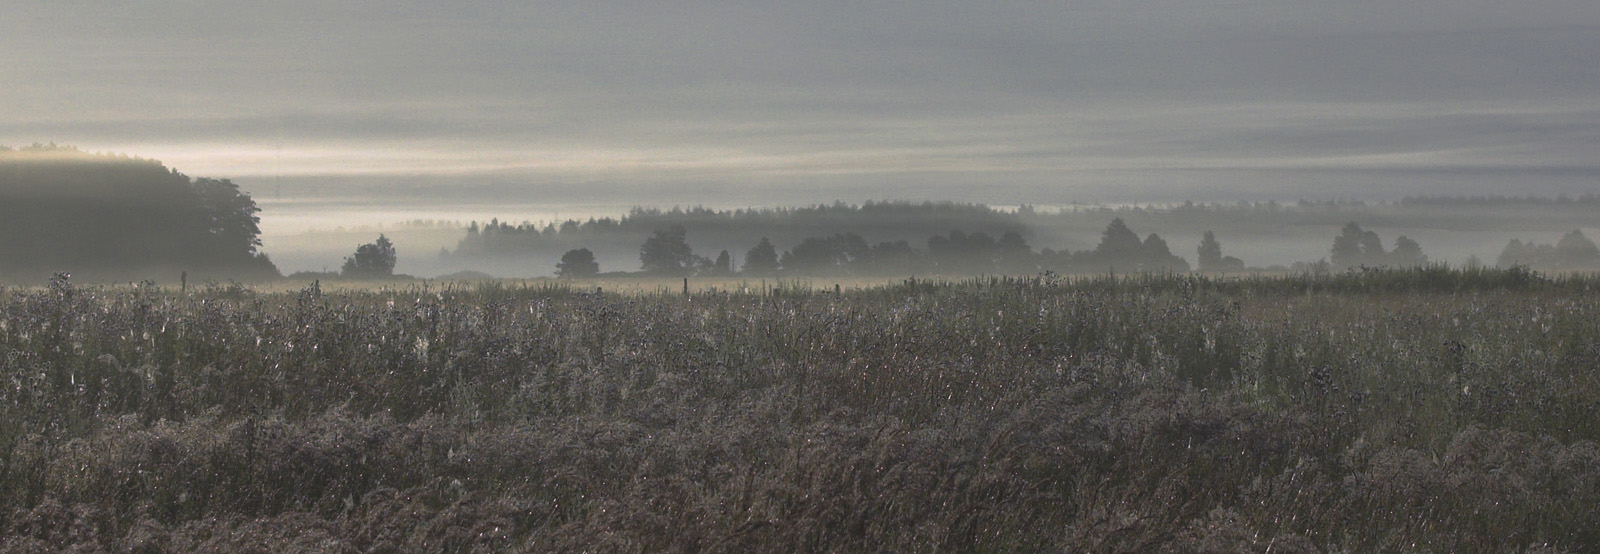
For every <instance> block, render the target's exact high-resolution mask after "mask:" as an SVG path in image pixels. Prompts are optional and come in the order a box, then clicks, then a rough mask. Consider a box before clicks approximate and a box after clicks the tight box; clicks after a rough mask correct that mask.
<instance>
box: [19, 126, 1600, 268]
mask: <svg viewBox="0 0 1600 554" xmlns="http://www.w3.org/2000/svg"><path fill="white" fill-rule="evenodd" d="M1597 207H1600V195H1597V194H1585V195H1582V196H1576V197H1572V196H1557V197H1553V198H1552V197H1533V196H1419V197H1409V198H1405V199H1402V200H1399V201H1394V202H1381V203H1367V202H1361V201H1352V200H1300V201H1296V202H1286V203H1280V202H1237V203H1193V202H1185V203H1181V204H1163V205H1143V206H1141V205H1128V206H1098V205H1097V206H1061V207H1051V208H1044V209H1036V208H1035V207H1034V206H1030V205H1022V206H1018V207H1015V208H1006V209H999V208H995V207H990V206H986V205H982V204H964V203H953V202H906V201H878V202H866V203H863V204H847V203H843V202H835V203H832V204H819V205H814V206H806V207H786V208H785V207H779V208H747V209H731V210H728V209H711V208H705V207H693V208H680V207H674V208H671V209H659V208H649V207H635V208H633V209H632V210H631V211H629V212H628V213H627V214H625V215H623V216H621V217H617V218H611V217H605V218H590V219H587V220H567V221H560V222H539V223H532V222H521V223H511V222H508V221H501V220H498V219H492V220H490V221H488V222H472V223H471V224H470V225H468V226H465V227H462V228H459V230H458V229H456V228H454V227H453V224H450V225H443V224H438V223H437V222H427V221H422V222H412V223H411V224H408V225H412V226H415V227H418V228H427V229H435V230H437V236H436V238H435V239H433V240H434V242H432V243H431V244H430V245H429V246H428V247H426V249H423V250H422V251H421V252H418V251H417V250H414V249H412V248H411V247H410V246H408V245H407V244H404V243H402V241H401V240H392V239H390V238H388V237H385V236H381V235H380V236H376V237H373V238H375V239H377V240H375V241H373V242H371V243H367V244H361V245H359V246H358V247H356V249H355V252H354V253H350V252H349V251H345V253H341V254H338V256H341V257H343V261H344V264H343V266H342V269H341V270H340V271H337V272H333V271H327V270H326V269H324V271H322V272H310V271H302V272H299V273H297V274H295V275H294V276H292V277H299V278H303V279H340V278H349V279H369V280H373V279H393V278H402V279H403V278H407V277H406V276H404V275H397V274H395V273H394V271H395V268H396V267H397V263H399V262H400V260H418V259H424V260H427V261H426V262H425V263H422V264H418V265H420V266H425V267H426V269H423V270H422V271H419V272H417V273H418V274H421V275H440V274H444V275H453V276H457V277H461V278H472V277H480V278H481V277H487V276H500V277H530V276H540V275H549V274H551V273H552V272H555V273H556V274H557V275H559V276H562V277H586V276H591V275H607V274H610V275H621V274H644V275H658V276H666V275H671V276H689V275H699V276H750V277H806V276H861V277H886V276H889V277H892V276H906V275H918V276H923V275H928V276H940V275H948V276H965V275H979V274H999V273H1004V274H1013V275H1016V274H1035V273H1042V272H1056V273H1063V274H1085V273H1107V272H1111V273H1130V272H1141V271H1148V272H1187V271H1202V272H1209V273H1238V272H1247V271H1268V272H1321V271H1342V270H1347V269H1359V268H1363V267H1410V266H1419V265H1425V264H1428V263H1436V262H1443V261H1446V259H1445V258H1453V259H1455V260H1458V261H1459V260H1461V259H1462V258H1463V257H1464V256H1463V255H1462V254H1461V250H1462V249H1461V248H1460V246H1459V244H1458V245H1456V246H1455V250H1449V249H1448V248H1446V249H1445V250H1446V254H1445V255H1443V257H1441V258H1439V259H1434V258H1430V257H1429V256H1428V255H1427V254H1425V253H1424V248H1425V247H1428V245H1427V244H1424V243H1425V242H1427V240H1438V239H1439V237H1440V236H1441V231H1443V232H1444V234H1454V233H1456V232H1458V231H1459V232H1460V233H1461V234H1470V233H1477V234H1478V235H1480V238H1479V239H1474V240H1479V241H1480V242H1478V243H1477V245H1476V246H1473V250H1472V251H1473V252H1474V253H1473V255H1472V256H1471V257H1468V258H1467V261H1466V264H1467V265H1498V266H1501V267H1510V266H1526V267H1530V268H1533V269H1539V270H1546V271H1586V270H1595V269H1600V248H1597V247H1596V246H1595V244H1594V242H1592V241H1591V240H1590V239H1589V237H1586V236H1584V234H1583V229H1585V228H1590V229H1592V228H1593V227H1595V226H1596V223H1597V221H1600V220H1597V216H1596V215H1595V214H1596V213H1600V212H1597V211H1596V209H1595V208H1597ZM260 211H261V210H260V208H258V207H257V205H256V203H255V201H254V200H252V199H251V197H250V195H249V194H247V193H245V192H243V191H241V190H240V188H239V186H238V185H236V184H234V183H233V182H232V181H229V180H227V179H209V178H195V179H191V178H190V177H188V176H186V175H184V174H182V173H179V172H178V171H176V170H174V169H170V168H167V167H165V166H163V165H162V164H161V163H160V162H158V161H155V160H147V159H141V158H136V157H128V156H126V155H110V154H92V153H87V152H83V151H80V150H78V149H76V148H73V147H66V146H56V145H53V144H51V145H38V144H36V145H33V146H29V147H23V148H18V149H11V148H4V147H0V280H3V281H9V282H22V283H40V282H42V281H44V280H45V279H48V278H49V277H50V276H51V275H53V274H55V273H71V274H73V275H74V276H75V277H78V278H88V279H90V280H97V281H143V280H154V281H159V282H162V283H172V282H175V281H178V280H179V279H180V278H182V277H187V278H189V279H190V280H191V282H203V281H222V280H240V281H259V280H266V279H274V278H278V277H280V273H279V272H278V270H277V268H276V267H275V266H274V264H273V262H272V261H271V260H270V259H268V257H267V255H266V254H265V253H264V252H262V251H261V250H260V247H261V244H262V242H261V238H260V237H261V230H260V227H259V221H260V219H259V217H258V213H259V212H260ZM408 228H409V227H408ZM396 229H399V228H398V227H397V228H396ZM1408 229H1412V230H1420V232H1423V233H1431V235H1430V236H1431V237H1432V238H1431V239H1425V240H1423V241H1418V240H1413V239H1412V238H1409V237H1407V236H1404V235H1398V236H1393V237H1380V236H1379V233H1378V231H1384V232H1386V233H1387V232H1393V231H1392V230H1408ZM1554 229H1561V230H1560V231H1559V232H1552V231H1553V230H1554ZM374 230H381V229H374ZM1485 230H1491V231H1493V232H1494V233H1499V232H1502V231H1503V232H1505V233H1506V234H1505V238H1502V239H1496V240H1499V241H1505V240H1508V239H1509V242H1499V243H1497V244H1495V243H1491V244H1493V247H1496V248H1498V245H1499V244H1504V245H1505V246H1504V249H1503V250H1502V251H1500V253H1499V255H1498V256H1495V255H1494V254H1493V253H1492V252H1491V251H1490V250H1488V249H1487V248H1486V246H1488V245H1484V244H1483V243H1482V242H1481V241H1482V238H1481V235H1482V234H1483V232H1484V231H1485ZM1153 231H1159V233H1158V232H1153ZM452 233H459V234H455V235H453V234H452ZM1563 233H1564V234H1563ZM1162 235H1167V236H1166V237H1164V236H1162ZM1418 236H1421V235H1418ZM1557 236H1559V237H1560V238H1559V240H1555V241H1554V242H1551V243H1545V242H1539V241H1543V240H1551V239H1554V238H1555V237H1557ZM457 237H459V238H457ZM1529 238H1532V239H1535V240H1528V239H1529ZM362 240H367V239H362ZM1169 240H1170V241H1172V242H1169ZM1274 241H1276V242H1274ZM452 243H453V245H454V248H449V247H445V248H440V246H441V245H450V244H452ZM1283 244H1289V245H1291V247H1292V251H1288V252H1285V249H1283V248H1281V245H1283ZM1274 246H1278V247H1280V248H1279V251H1278V252H1276V253H1275V254H1269V253H1264V250H1266V249H1270V248H1272V247H1274ZM435 249H437V254H432V253H431V252H432V251H433V250H435ZM280 253H281V252H280ZM1480 255H1481V256H1482V257H1483V258H1486V259H1487V260H1480V258H1479V256H1480ZM303 257H304V256H302V258H303ZM1263 258H1265V259H1266V261H1265V262H1264V261H1263V260H1262V259H1263ZM338 259H339V258H336V257H334V255H332V254H331V253H330V254H329V255H328V260H327V262H331V263H338ZM299 265H301V267H304V266H305V262H304V261H302V262H300V264H299ZM326 267H327V266H326V265H324V268H326ZM419 269H421V268H420V267H419ZM180 276H182V277H180Z"/></svg>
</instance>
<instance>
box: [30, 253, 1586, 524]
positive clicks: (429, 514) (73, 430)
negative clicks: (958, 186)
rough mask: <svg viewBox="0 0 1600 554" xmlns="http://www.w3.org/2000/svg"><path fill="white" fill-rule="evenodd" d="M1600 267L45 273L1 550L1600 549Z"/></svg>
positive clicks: (34, 316) (36, 302) (33, 320)
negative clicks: (729, 274) (1069, 273)
mask: <svg viewBox="0 0 1600 554" xmlns="http://www.w3.org/2000/svg"><path fill="white" fill-rule="evenodd" d="M1597 285H1600V283H1597V282H1596V281H1595V280H1594V279H1592V278H1576V277H1565V278H1560V279H1556V278H1547V277H1544V276H1540V275H1538V274H1532V273H1528V272H1526V271H1525V270H1522V269H1512V270H1488V269H1478V270H1472V271H1458V270H1448V269H1445V268H1442V267H1437V266H1435V267H1429V268H1419V269H1414V270H1405V271H1353V272H1346V273H1339V274H1333V275H1302V276H1295V277H1291V278H1281V279H1269V278H1245V279H1234V280H1210V279H1204V278H1194V277H1187V276H1170V275H1166V276H1162V275H1143V276H1138V277H1132V278H1119V279H1109V278H1096V279H1084V280H1075V281H1069V280H1060V279H1056V278H1052V277H1039V278H1030V279H985V280H974V281H968V282H963V283H929V282H926V281H907V282H904V283H900V284H895V285H889V286H884V287H877V288H871V289H864V290H859V291H851V292H847V293H845V294H842V295H835V294H833V293H832V291H831V290H830V291H828V292H827V293H821V292H814V291H811V290H809V289H807V288H805V287H803V286H799V285H797V284H796V285H793V286H784V287H780V288H778V289H775V290H774V291H772V292H771V293H762V292H759V291H757V292H752V293H748V294H747V293H730V292H701V293H696V294H695V295H692V296H688V297H685V296H683V295H681V294H677V293H676V292H673V293H664V294H655V295H633V296H629V295H616V294H593V293H587V292H578V291H577V290H574V289H568V288H565V287H561V286H524V287H509V286H505V285H500V284H492V283H491V284H486V285H482V286H479V287H474V288H460V287H446V288H438V287H433V286H427V285H418V286H411V287H406V288H398V289H397V288H386V289H376V290H357V291H324V290H322V288H321V287H320V286H314V287H311V288H307V289H305V290H303V291H299V292H291V293H276V294H269V293H255V292H251V291H248V290H247V289H238V290H235V289H233V288H226V289H224V288H212V289H204V290H201V291H199V292H197V293H194V294H183V295H174V294H173V293H172V292H170V291H162V290H159V289H156V288H154V287H148V286H141V287H133V288H116V289H108V288H93V287H90V288H82V287H77V286H74V285H73V284H72V283H71V282H70V281H69V280H67V279H64V278H63V279H59V280H57V281H56V282H55V283H53V284H52V285H51V286H50V287H47V288H44V289H40V290H16V289H7V290H0V352H4V357H3V358H0V382H3V383H8V385H7V386H6V387H4V388H0V468H4V471H0V514H3V515H0V549H4V550H24V551H25V550H35V551H37V550H66V549H70V548H79V549H91V550H93V549H98V550H137V549H139V548H145V549H147V550H148V549H154V550H245V549H265V550H285V549H294V548H302V549H311V548H313V546H315V547H316V548H317V549H325V550H327V549H346V550H354V551H369V550H400V551H462V550H472V549H480V550H535V551H556V550H564V551H583V550H591V551H592V550H613V549H629V548H632V549H639V550H648V551H750V550H807V551H817V550H826V551H841V550H842V551H863V550H893V551H931V550H964V551H983V550H990V551H1204V550H1207V549H1211V550H1217V549H1221V550H1227V551H1232V550H1240V549H1245V550H1251V549H1262V550H1265V549H1266V548H1267V546H1268V545H1272V547H1273V549H1274V550H1277V549H1288V548H1293V549H1298V550H1299V551H1363V552H1365V551H1406V550H1430V551H1492V552H1501V551H1521V550H1523V549H1525V548H1527V547H1528V545H1530V544H1548V545H1550V548H1553V549H1556V550H1558V551H1569V552H1586V551H1593V550H1594V549H1596V548H1600V532H1597V531H1596V529H1595V527H1594V526H1593V522H1594V521H1596V520H1597V518H1600V448H1596V445H1595V441H1596V439H1597V438H1600V422H1597V421H1596V420H1595V418H1594V417H1593V415H1592V414H1593V413H1594V410H1595V409H1596V408H1597V407H1600V400H1597V399H1600V383H1597V382H1596V380H1595V378H1594V375H1593V372H1592V371H1591V370H1592V368H1593V367H1595V365H1596V364H1597V363H1600V349H1597V348H1596V344H1600V343H1597V341H1596V337H1600V300H1597V296H1596V295H1595V294H1594V291H1595V290H1596V286H1597ZM305 541H310V542H305Z"/></svg>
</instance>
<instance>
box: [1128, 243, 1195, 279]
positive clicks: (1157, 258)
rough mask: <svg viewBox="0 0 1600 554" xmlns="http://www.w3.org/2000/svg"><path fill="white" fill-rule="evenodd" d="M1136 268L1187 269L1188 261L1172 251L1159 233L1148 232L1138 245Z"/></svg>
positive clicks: (1144, 269) (1155, 269)
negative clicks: (1142, 241) (1148, 234)
mask: <svg viewBox="0 0 1600 554" xmlns="http://www.w3.org/2000/svg"><path fill="white" fill-rule="evenodd" d="M1137 269H1138V270H1139V271H1175V272H1184V271H1189V262H1188V261H1185V260H1184V259H1183V258H1180V257H1178V256H1177V255H1175V254H1173V253H1172V249H1171V248H1168V247H1167V241H1165V240H1163V239H1162V238H1161V236H1160V235H1157V234H1155V233H1150V236H1148V237H1145V239H1144V243H1143V244H1140V245H1139V258H1138V265H1137Z"/></svg>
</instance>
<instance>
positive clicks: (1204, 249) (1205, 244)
mask: <svg viewBox="0 0 1600 554" xmlns="http://www.w3.org/2000/svg"><path fill="white" fill-rule="evenodd" d="M1197 254H1198V260H1197V262H1198V263H1199V265H1200V271H1222V243H1220V242H1217V235H1216V233H1213V232H1211V231H1206V234H1205V236H1203V237H1201V238H1200V248H1199V249H1198V252H1197Z"/></svg>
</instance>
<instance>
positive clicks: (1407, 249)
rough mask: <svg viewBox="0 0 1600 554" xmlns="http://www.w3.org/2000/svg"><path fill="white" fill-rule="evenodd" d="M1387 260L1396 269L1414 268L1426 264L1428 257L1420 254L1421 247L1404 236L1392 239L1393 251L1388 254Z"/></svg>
mask: <svg viewBox="0 0 1600 554" xmlns="http://www.w3.org/2000/svg"><path fill="white" fill-rule="evenodd" d="M1389 259H1390V260H1392V261H1394V265H1395V266H1398V267H1416V266H1421V265H1426V264H1427V263H1428V257H1427V256H1425V255H1423V254H1422V245H1420V244H1417V241H1414V240H1411V239H1410V238H1407V237H1406V236H1405V235H1400V236H1399V237H1398V238H1395V239H1394V251H1393V252H1390V253H1389Z"/></svg>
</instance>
